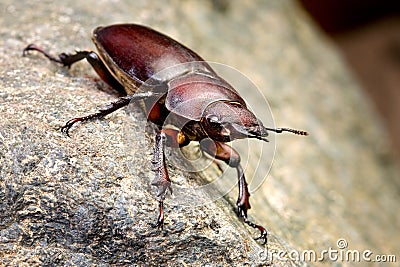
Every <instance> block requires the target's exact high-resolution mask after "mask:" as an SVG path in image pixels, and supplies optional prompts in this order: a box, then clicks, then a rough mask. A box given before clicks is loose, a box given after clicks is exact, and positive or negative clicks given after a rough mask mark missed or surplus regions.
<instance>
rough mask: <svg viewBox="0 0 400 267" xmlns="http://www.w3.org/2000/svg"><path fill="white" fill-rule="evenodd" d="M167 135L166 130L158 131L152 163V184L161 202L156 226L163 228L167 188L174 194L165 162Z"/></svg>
mask: <svg viewBox="0 0 400 267" xmlns="http://www.w3.org/2000/svg"><path fill="white" fill-rule="evenodd" d="M166 140H167V135H166V134H165V132H164V131H162V130H161V131H159V132H157V135H156V143H155V146H154V154H153V160H152V163H153V164H154V166H153V171H154V172H155V173H156V175H155V178H154V180H153V181H152V183H151V184H152V185H154V186H156V187H157V200H158V203H159V215H158V219H157V224H156V227H160V228H163V226H164V199H165V195H166V193H167V189H168V190H169V191H170V192H171V194H172V188H171V180H170V179H169V175H168V170H167V167H166V164H165V153H164V150H165V143H166Z"/></svg>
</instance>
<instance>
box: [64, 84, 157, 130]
mask: <svg viewBox="0 0 400 267" xmlns="http://www.w3.org/2000/svg"><path fill="white" fill-rule="evenodd" d="M153 95H154V93H153V92H150V91H149V92H143V93H136V94H134V95H127V96H123V97H120V98H119V99H118V100H117V101H115V102H112V103H111V104H109V105H108V106H106V108H105V109H100V110H99V111H98V112H96V113H93V114H90V115H87V116H84V117H79V118H73V119H71V120H69V121H67V123H66V124H65V125H64V126H63V127H61V131H62V132H64V133H66V134H67V136H69V130H70V129H71V127H72V126H73V125H74V124H75V123H77V122H84V121H89V120H93V119H99V118H103V117H104V116H106V115H108V114H110V113H112V112H114V111H116V110H117V109H120V108H122V107H124V106H127V105H128V104H129V103H130V102H131V101H132V100H140V99H144V98H147V97H150V96H153Z"/></svg>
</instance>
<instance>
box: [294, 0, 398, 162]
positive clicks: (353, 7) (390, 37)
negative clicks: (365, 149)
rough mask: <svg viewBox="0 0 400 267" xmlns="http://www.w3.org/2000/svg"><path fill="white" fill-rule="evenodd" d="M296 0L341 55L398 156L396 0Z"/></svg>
mask: <svg viewBox="0 0 400 267" xmlns="http://www.w3.org/2000/svg"><path fill="white" fill-rule="evenodd" d="M299 2H300V3H301V5H302V6H303V7H304V9H305V10H306V11H307V12H308V14H310V15H311V17H312V18H313V19H314V21H315V23H316V24H318V26H319V27H320V29H322V30H323V31H324V32H325V33H326V34H327V35H328V36H329V37H331V38H332V40H333V41H334V42H335V44H336V45H337V46H338V47H339V48H340V50H341V52H342V53H343V54H344V56H345V57H346V59H347V61H348V63H349V65H350V66H351V68H352V70H353V71H354V73H355V75H356V77H357V78H358V80H359V81H360V82H361V83H362V85H363V89H365V91H366V92H367V93H368V95H369V97H370V98H371V100H372V102H373V103H374V105H375V107H376V109H377V110H378V112H379V113H380V115H381V117H382V119H383V120H384V121H385V125H386V126H387V129H388V131H389V132H390V136H391V138H392V142H393V145H394V147H395V150H396V151H397V156H398V157H399V156H400V1H397V0H385V1H379V0H352V1H336V0H324V1H318V0H299ZM366 123H368V122H366Z"/></svg>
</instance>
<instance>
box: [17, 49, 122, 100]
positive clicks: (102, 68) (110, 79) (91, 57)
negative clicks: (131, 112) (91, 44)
mask: <svg viewBox="0 0 400 267" xmlns="http://www.w3.org/2000/svg"><path fill="white" fill-rule="evenodd" d="M28 51H37V52H39V53H41V54H43V55H44V56H45V57H47V58H48V59H49V60H51V61H54V62H56V63H59V64H62V65H63V66H65V67H68V68H70V67H71V65H72V64H74V63H75V62H78V61H80V60H82V59H85V58H86V60H87V61H88V62H89V63H90V65H92V67H93V69H94V70H95V71H96V73H97V75H99V77H100V78H101V79H102V80H103V81H105V82H106V83H107V84H108V85H110V86H111V87H112V88H114V89H115V90H117V91H118V92H119V93H120V94H122V95H126V92H125V89H124V87H123V86H122V85H121V84H120V83H119V82H118V81H117V80H116V79H115V78H114V76H113V75H112V73H111V72H110V71H109V70H108V68H107V67H106V65H105V64H104V63H103V61H101V59H100V58H99V56H98V55H97V54H96V53H95V52H93V51H76V52H75V54H66V53H61V54H59V55H58V57H56V56H52V55H50V54H49V53H47V52H46V51H44V50H43V49H42V48H40V47H38V46H37V45H35V44H30V45H28V46H27V47H26V48H25V49H24V50H23V53H22V54H23V56H25V55H26V54H27V52H28Z"/></svg>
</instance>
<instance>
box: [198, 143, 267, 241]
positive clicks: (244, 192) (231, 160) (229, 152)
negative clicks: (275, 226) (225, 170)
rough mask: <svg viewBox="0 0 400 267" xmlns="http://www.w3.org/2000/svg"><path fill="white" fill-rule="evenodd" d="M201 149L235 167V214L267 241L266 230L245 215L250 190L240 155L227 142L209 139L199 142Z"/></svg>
mask: <svg viewBox="0 0 400 267" xmlns="http://www.w3.org/2000/svg"><path fill="white" fill-rule="evenodd" d="M200 148H201V150H203V151H205V152H206V153H207V154H209V155H211V156H213V157H215V158H216V159H219V160H222V161H224V162H225V163H226V164H228V165H229V166H230V167H233V168H236V170H237V174H238V187H239V196H238V200H237V203H236V204H237V214H238V216H239V217H242V218H243V221H244V222H245V223H246V224H247V225H249V226H251V227H253V228H255V229H258V230H259V231H260V236H259V237H257V238H256V240H257V239H262V240H263V241H264V242H263V244H266V243H267V230H266V229H265V228H264V227H263V226H261V225H258V224H255V223H253V222H252V221H250V220H249V219H248V217H247V211H248V210H249V209H250V208H251V206H250V202H249V199H250V192H249V189H248V186H247V182H246V178H245V176H244V172H243V169H242V166H241V165H240V155H239V153H238V152H237V151H236V150H235V149H233V148H232V147H230V146H229V145H227V144H224V143H220V142H215V141H212V140H210V139H205V140H203V141H201V143H200Z"/></svg>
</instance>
